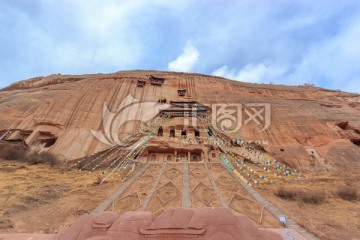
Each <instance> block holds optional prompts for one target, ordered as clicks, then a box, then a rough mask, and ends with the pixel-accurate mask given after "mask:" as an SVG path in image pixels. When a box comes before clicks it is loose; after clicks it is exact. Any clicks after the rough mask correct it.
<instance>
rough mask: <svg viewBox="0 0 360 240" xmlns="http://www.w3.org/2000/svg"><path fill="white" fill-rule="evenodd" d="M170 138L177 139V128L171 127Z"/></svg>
mask: <svg viewBox="0 0 360 240" xmlns="http://www.w3.org/2000/svg"><path fill="white" fill-rule="evenodd" d="M170 137H175V128H174V127H173V126H171V127H170Z"/></svg>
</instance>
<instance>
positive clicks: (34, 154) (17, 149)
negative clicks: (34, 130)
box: [0, 144, 58, 166]
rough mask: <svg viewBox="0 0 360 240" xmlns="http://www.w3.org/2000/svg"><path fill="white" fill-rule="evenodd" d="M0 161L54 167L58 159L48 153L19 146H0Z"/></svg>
mask: <svg viewBox="0 0 360 240" xmlns="http://www.w3.org/2000/svg"><path fill="white" fill-rule="evenodd" d="M0 159H4V160H18V161H21V162H27V163H29V164H30V165H33V164H38V163H42V164H49V165H50V166H54V165H55V164H56V163H57V162H58V159H57V157H56V156H55V155H54V154H52V153H49V152H39V150H29V149H27V148H25V147H24V146H21V145H15V144H0Z"/></svg>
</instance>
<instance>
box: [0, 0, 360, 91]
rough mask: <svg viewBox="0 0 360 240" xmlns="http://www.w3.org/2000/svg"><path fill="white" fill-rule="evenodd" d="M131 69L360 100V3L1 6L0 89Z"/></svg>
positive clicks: (8, 2)
mask: <svg viewBox="0 0 360 240" xmlns="http://www.w3.org/2000/svg"><path fill="white" fill-rule="evenodd" d="M128 69H156V70H170V71H184V72H198V73H204V74H214V75H218V76H223V77H226V78H230V79H234V80H239V81H246V82H254V83H269V82H272V83H276V84H287V85H301V84H304V83H312V84H315V85H316V86H320V87H325V88H330V89H341V90H343V91H350V92H358V93H360V2H359V1H358V0H354V1H351V0H347V1H335V0H333V1H330V0H327V1H324V0H319V1H313V0H312V1H308V0H301V1H297V0H291V1H290V0H289V1H285V0H282V1H280V0H276V1H275V0H272V1H271V0H267V1H265V0H263V1H255V0H248V1H245V0H244V1H242V0H238V1H235V0H234V1H232V0H206V1H205V0H202V1H197V0H136V1H135V0H129V1H121V0H61V1H56V0H0V88H1V87H4V86H6V85H9V84H11V83H12V82H15V81H19V80H23V79H27V78H30V77H35V76H46V75H50V74H53V73H62V74H83V73H110V72H116V71H119V70H128Z"/></svg>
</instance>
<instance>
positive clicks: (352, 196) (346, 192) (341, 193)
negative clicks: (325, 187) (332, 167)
mask: <svg viewBox="0 0 360 240" xmlns="http://www.w3.org/2000/svg"><path fill="white" fill-rule="evenodd" d="M336 195H337V196H338V197H340V198H342V199H344V200H347V201H357V200H358V193H357V189H356V188H354V187H349V186H345V187H339V188H338V190H337V192H336Z"/></svg>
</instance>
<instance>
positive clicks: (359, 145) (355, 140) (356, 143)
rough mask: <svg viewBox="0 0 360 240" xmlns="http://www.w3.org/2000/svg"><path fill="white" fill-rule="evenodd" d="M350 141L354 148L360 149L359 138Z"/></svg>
mask: <svg viewBox="0 0 360 240" xmlns="http://www.w3.org/2000/svg"><path fill="white" fill-rule="evenodd" d="M350 141H351V142H352V143H353V144H355V145H356V146H358V147H360V138H353V139H350Z"/></svg>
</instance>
